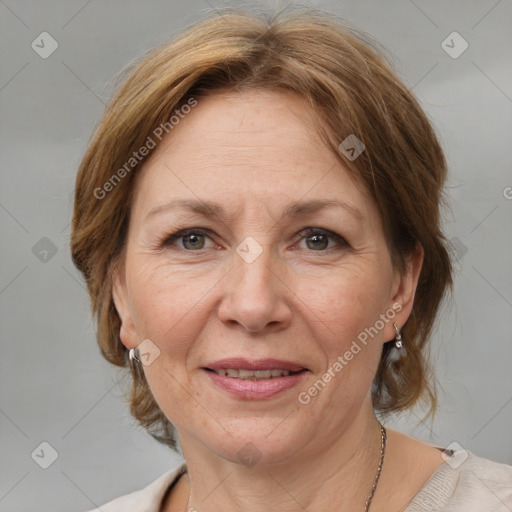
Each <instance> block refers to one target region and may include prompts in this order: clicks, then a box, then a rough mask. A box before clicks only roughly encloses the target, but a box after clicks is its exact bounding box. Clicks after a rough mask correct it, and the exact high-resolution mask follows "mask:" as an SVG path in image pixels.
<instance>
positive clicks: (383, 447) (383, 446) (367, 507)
mask: <svg viewBox="0 0 512 512" xmlns="http://www.w3.org/2000/svg"><path fill="white" fill-rule="evenodd" d="M380 433H381V445H380V460H379V467H378V468H377V475H376V476H375V482H373V486H372V490H371V492H370V495H369V496H368V499H367V500H366V504H365V507H364V512H368V510H370V505H371V503H372V500H373V495H374V494H375V491H376V489H377V484H378V483H379V478H380V473H381V471H382V464H383V463H384V455H385V453H386V439H387V435H386V429H385V428H384V427H383V426H382V424H380ZM189 502H190V495H189V497H188V501H187V508H186V509H185V510H186V511H188V504H189Z"/></svg>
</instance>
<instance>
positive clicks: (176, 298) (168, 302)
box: [130, 263, 205, 354]
mask: <svg viewBox="0 0 512 512" xmlns="http://www.w3.org/2000/svg"><path fill="white" fill-rule="evenodd" d="M130 277H131V279H130V285H131V286H130V296H131V297H132V298H133V302H132V306H133V318H134V325H135V329H136V331H137V334H138V336H139V338H140V339H141V340H142V339H145V338H149V339H151V341H152V342H153V343H155V344H156V345H157V346H158V347H159V348H160V350H162V351H165V352H173V353H174V354H176V353H178V352H181V351H183V350H185V349H186V347H187V344H188V343H189V342H190V339H193V337H194V334H195V332H194V329H195V328H196V327H198V326H199V324H198V322H194V321H193V318H194V316H196V315H197V314H198V313H199V312H200V311H201V298H202V297H204V294H205V290H203V288H204V287H202V286H200V284H199V283H197V281H196V282H195V284H196V286H194V285H192V284H191V283H194V280H191V279H190V278H189V277H187V276H186V275H184V274H183V273H178V272H172V270H170V269H169V268H168V267H163V266H162V267H155V266H151V265H149V264H145V263H140V264H139V265H138V267H137V270H136V271H134V272H133V273H132V274H131V276H130Z"/></svg>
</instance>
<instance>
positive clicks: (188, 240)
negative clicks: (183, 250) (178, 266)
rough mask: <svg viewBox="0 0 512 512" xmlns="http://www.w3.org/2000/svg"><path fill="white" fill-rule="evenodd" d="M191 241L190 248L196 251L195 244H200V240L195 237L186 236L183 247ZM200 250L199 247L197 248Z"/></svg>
mask: <svg viewBox="0 0 512 512" xmlns="http://www.w3.org/2000/svg"><path fill="white" fill-rule="evenodd" d="M190 241H192V248H195V249H197V242H200V239H199V237H198V236H197V235H188V236H187V237H185V246H186V244H187V242H190ZM199 248H201V247H199Z"/></svg>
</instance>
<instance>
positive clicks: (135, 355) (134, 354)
mask: <svg viewBox="0 0 512 512" xmlns="http://www.w3.org/2000/svg"><path fill="white" fill-rule="evenodd" d="M128 357H129V358H130V363H133V361H134V360H135V361H136V362H137V363H140V359H139V349H138V348H131V349H130V352H129V353H128Z"/></svg>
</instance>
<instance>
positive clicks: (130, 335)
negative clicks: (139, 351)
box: [112, 264, 138, 348]
mask: <svg viewBox="0 0 512 512" xmlns="http://www.w3.org/2000/svg"><path fill="white" fill-rule="evenodd" d="M112 299H113V300H114V305H115V307H116V310H117V314H118V315H119V319H120V321H121V330H120V332H119V337H120V339H121V342H122V343H123V345H124V346H125V347H126V348H136V347H137V345H138V341H137V335H136V333H135V326H134V323H133V315H132V310H131V307H130V300H129V296H128V289H127V286H126V278H125V270H124V265H122V264H120V265H118V264H115V265H114V266H113V270H112Z"/></svg>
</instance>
